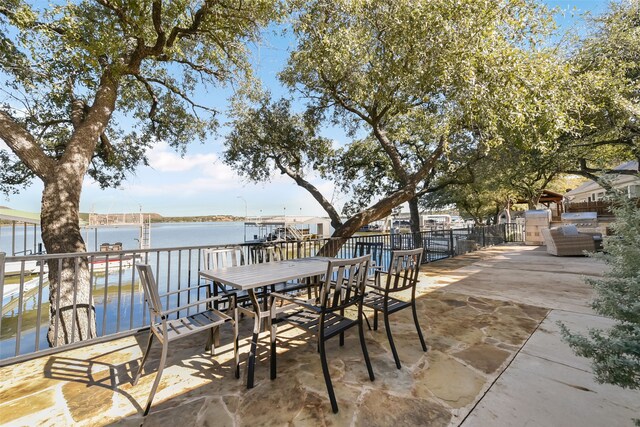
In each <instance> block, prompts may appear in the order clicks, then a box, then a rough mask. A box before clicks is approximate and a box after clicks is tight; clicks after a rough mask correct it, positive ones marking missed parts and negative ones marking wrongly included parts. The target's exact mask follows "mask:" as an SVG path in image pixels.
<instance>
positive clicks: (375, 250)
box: [353, 242, 384, 266]
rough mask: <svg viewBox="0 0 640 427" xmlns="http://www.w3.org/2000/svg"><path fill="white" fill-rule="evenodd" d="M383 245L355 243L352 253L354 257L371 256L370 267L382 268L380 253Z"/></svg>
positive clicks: (379, 243) (380, 243) (378, 243)
mask: <svg viewBox="0 0 640 427" xmlns="http://www.w3.org/2000/svg"><path fill="white" fill-rule="evenodd" d="M383 250H384V244H383V243H382V242H356V247H355V249H354V251H353V254H354V256H356V257H360V256H363V255H371V263H372V265H376V266H382V251H383Z"/></svg>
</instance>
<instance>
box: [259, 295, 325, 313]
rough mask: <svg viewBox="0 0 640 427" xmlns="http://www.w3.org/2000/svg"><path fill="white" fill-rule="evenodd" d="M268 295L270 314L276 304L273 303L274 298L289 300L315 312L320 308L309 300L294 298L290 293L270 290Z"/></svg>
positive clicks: (273, 311)
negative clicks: (269, 298)
mask: <svg viewBox="0 0 640 427" xmlns="http://www.w3.org/2000/svg"><path fill="white" fill-rule="evenodd" d="M269 296H270V297H271V314H272V315H274V314H275V310H274V307H275V306H276V304H274V303H275V300H276V299H282V300H285V301H289V302H291V303H293V304H296V305H299V306H301V307H304V308H306V309H308V310H310V311H315V312H318V311H320V308H319V307H318V306H316V305H313V304H309V302H308V301H307V300H303V299H301V298H296V297H293V296H291V295H287V294H281V293H278V292H271V293H270V294H269Z"/></svg>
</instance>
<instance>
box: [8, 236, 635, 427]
mask: <svg viewBox="0 0 640 427" xmlns="http://www.w3.org/2000/svg"><path fill="white" fill-rule="evenodd" d="M602 272H603V265H602V264H599V263H597V262H594V261H593V260H591V259H588V258H581V257H580V258H558V257H553V256H549V255H547V253H546V252H545V251H544V248H537V247H526V246H500V247H493V248H489V249H485V250H483V251H479V252H474V253H470V254H467V255H463V256H459V257H456V258H453V259H449V260H444V261H440V262H436V263H432V264H429V265H425V266H423V268H422V273H421V283H420V284H419V292H420V297H419V312H420V316H421V317H420V320H421V325H422V328H423V331H424V332H425V338H426V340H427V345H428V346H429V351H428V352H427V353H423V352H422V351H421V349H420V345H419V342H418V339H417V336H416V334H415V329H414V326H413V322H412V319H411V314H410V312H408V310H404V311H406V313H405V312H400V313H397V314H395V315H394V317H392V326H394V327H395V329H394V338H395V339H396V344H397V346H398V351H399V354H400V358H401V360H402V362H403V367H402V369H401V370H397V369H396V368H395V365H394V362H393V358H392V356H391V354H390V351H389V348H388V343H387V340H386V334H385V332H384V330H383V329H384V328H383V327H381V329H380V330H378V331H375V332H374V331H367V332H366V337H367V346H368V349H369V353H370V355H371V357H372V364H373V369H374V372H375V375H376V380H375V381H374V382H370V381H369V380H368V377H367V373H366V368H365V365H364V363H363V362H362V360H361V353H360V348H359V345H358V343H357V333H356V332H355V331H354V332H353V333H349V334H347V337H346V340H345V346H344V347H343V348H340V347H339V346H338V343H337V340H333V342H330V343H329V345H328V348H327V353H328V355H329V360H330V361H329V363H330V366H331V369H332V378H333V380H334V387H335V391H336V394H337V398H338V402H339V404H340V412H339V413H338V414H333V413H331V407H330V405H329V401H328V398H327V395H326V389H325V385H324V380H323V378H322V371H321V367H320V363H319V358H318V354H317V352H316V347H315V345H314V343H310V342H308V340H307V339H306V337H305V336H302V335H301V336H300V339H297V340H295V341H287V343H286V345H283V346H281V345H279V346H278V351H279V352H280V353H281V354H280V355H279V359H278V378H277V379H276V380H275V381H271V380H269V369H268V363H269V359H268V354H267V348H268V337H267V335H268V334H264V335H263V337H262V339H261V342H260V345H259V347H258V349H259V354H258V359H259V361H258V364H257V368H256V378H255V380H256V386H255V388H253V389H251V390H247V389H246V387H245V381H243V379H244V376H246V366H245V364H244V363H243V365H242V374H243V379H241V380H236V379H235V378H234V376H233V360H232V359H233V356H232V351H231V346H230V345H228V343H229V337H230V334H229V332H230V331H229V329H226V328H225V329H224V330H223V335H222V339H221V342H222V343H223V344H227V345H226V346H223V347H221V348H220V349H218V355H217V356H216V357H215V358H214V359H212V358H211V357H210V355H209V353H207V352H204V350H203V344H204V340H205V339H204V337H202V336H196V337H194V338H193V339H185V340H182V341H178V342H176V343H175V345H174V347H173V349H172V350H171V351H170V353H169V360H168V361H167V365H166V366H167V367H166V369H165V372H164V375H163V378H162V381H161V383H160V388H159V391H158V393H157V395H156V398H155V401H154V406H153V407H152V409H151V413H150V414H149V416H147V417H146V418H143V417H142V416H141V415H140V412H141V409H140V405H142V404H144V402H145V400H146V397H147V395H148V392H149V388H150V387H151V382H152V381H153V379H154V377H155V369H156V368H157V359H158V357H159V354H160V351H159V350H160V348H159V346H155V347H154V350H153V352H152V354H151V356H150V357H151V358H152V360H151V361H150V362H148V364H147V365H146V366H145V374H144V375H143V377H142V378H141V380H140V382H139V383H138V385H137V386H136V387H132V386H131V384H130V381H131V378H132V376H133V375H134V373H135V371H136V369H137V366H138V363H139V361H140V357H141V351H142V350H141V347H144V345H145V344H146V333H145V334H141V335H138V336H135V337H128V338H123V339H118V340H114V341H111V342H108V343H104V344H99V345H94V346H91V347H87V348H82V349H77V350H71V351H66V352H63V353H59V354H56V355H53V356H48V357H42V358H39V359H35V360H32V361H29V362H24V363H20V364H17V365H13V366H8V367H4V368H0V422H2V423H4V424H5V425H92V426H93V425H126V426H128V425H131V426H133V425H141V424H143V425H145V426H147V425H148V426H152V425H171V424H178V423H179V425H183V426H187V425H216V426H218V425H229V426H232V425H250V424H253V425H288V424H293V425H314V426H315V425H363V426H365V425H366V426H372V425H381V426H383V425H392V424H396V425H432V426H447V425H464V426H476V425H477V426H484V425H492V426H499V425H504V426H524V425H583V426H598V425H605V424H608V425H632V422H631V418H633V417H634V416H635V417H637V416H638V414H639V413H640V393H639V392H637V391H636V392H633V391H628V390H622V389H620V388H617V387H613V386H609V385H601V384H597V383H595V381H594V380H593V377H592V375H591V373H590V372H589V365H588V361H586V360H584V359H580V358H578V357H576V356H574V355H573V354H572V353H571V350H570V349H568V347H567V346H566V345H565V344H564V343H562V342H561V341H560V338H559V332H558V327H557V325H556V321H558V320H561V321H563V322H565V323H567V324H568V325H570V327H571V328H572V329H581V330H583V329H584V328H586V326H587V325H590V326H603V325H604V326H606V324H607V322H608V321H607V319H603V318H601V317H598V316H595V315H594V314H593V313H592V311H591V309H590V308H589V306H588V301H589V299H590V297H591V295H592V293H591V288H590V287H588V286H587V285H585V284H584V283H583V279H582V277H583V276H584V275H595V276H597V275H601V274H602ZM242 323H243V324H242V327H243V329H244V330H243V332H242V333H241V336H242V337H244V338H245V339H244V340H243V341H241V345H242V347H241V352H242V356H241V357H242V358H243V359H242V360H244V359H245V358H246V353H247V347H248V340H247V339H246V338H247V337H249V336H250V331H249V328H250V326H251V320H250V319H246V321H244V322H242ZM284 333H285V334H293V335H296V334H299V333H300V331H299V330H296V329H289V330H286V331H284ZM291 346H300V347H302V348H296V349H295V351H289V349H290V348H291Z"/></svg>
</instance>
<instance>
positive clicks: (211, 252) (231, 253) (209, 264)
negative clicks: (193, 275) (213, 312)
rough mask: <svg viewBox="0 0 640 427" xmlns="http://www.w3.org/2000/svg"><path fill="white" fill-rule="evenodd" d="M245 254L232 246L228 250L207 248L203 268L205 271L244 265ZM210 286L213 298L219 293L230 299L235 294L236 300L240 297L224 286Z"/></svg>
mask: <svg viewBox="0 0 640 427" xmlns="http://www.w3.org/2000/svg"><path fill="white" fill-rule="evenodd" d="M244 262H245V260H244V253H243V252H242V248H241V247H240V246H230V247H227V248H206V249H203V250H202V267H203V269H204V270H214V269H216V268H226V267H235V266H237V265H244ZM211 285H212V286H210V288H209V289H210V292H211V293H212V294H213V296H214V297H215V296H218V293H219V291H222V293H224V295H225V297H226V298H227V299H228V298H229V297H230V295H231V294H232V293H233V294H234V295H235V296H236V298H238V295H237V294H235V293H234V292H233V291H231V290H229V289H227V288H226V287H225V286H224V285H221V284H219V283H218V284H216V286H213V284H212V283H211ZM215 308H216V309H217V308H218V302H217V301H216V303H215Z"/></svg>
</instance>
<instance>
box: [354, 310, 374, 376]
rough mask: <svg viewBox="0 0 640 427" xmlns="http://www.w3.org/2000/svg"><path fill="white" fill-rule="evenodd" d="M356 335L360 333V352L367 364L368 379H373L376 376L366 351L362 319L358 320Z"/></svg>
mask: <svg viewBox="0 0 640 427" xmlns="http://www.w3.org/2000/svg"><path fill="white" fill-rule="evenodd" d="M358 335H360V347H362V354H363V355H364V363H365V364H366V365H367V371H368V372H369V380H371V381H373V380H375V379H376V377H375V376H374V375H373V367H372V366H371V360H370V359H369V352H368V351H367V343H366V341H365V339H364V327H363V326H362V319H360V321H359V322H358Z"/></svg>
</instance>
